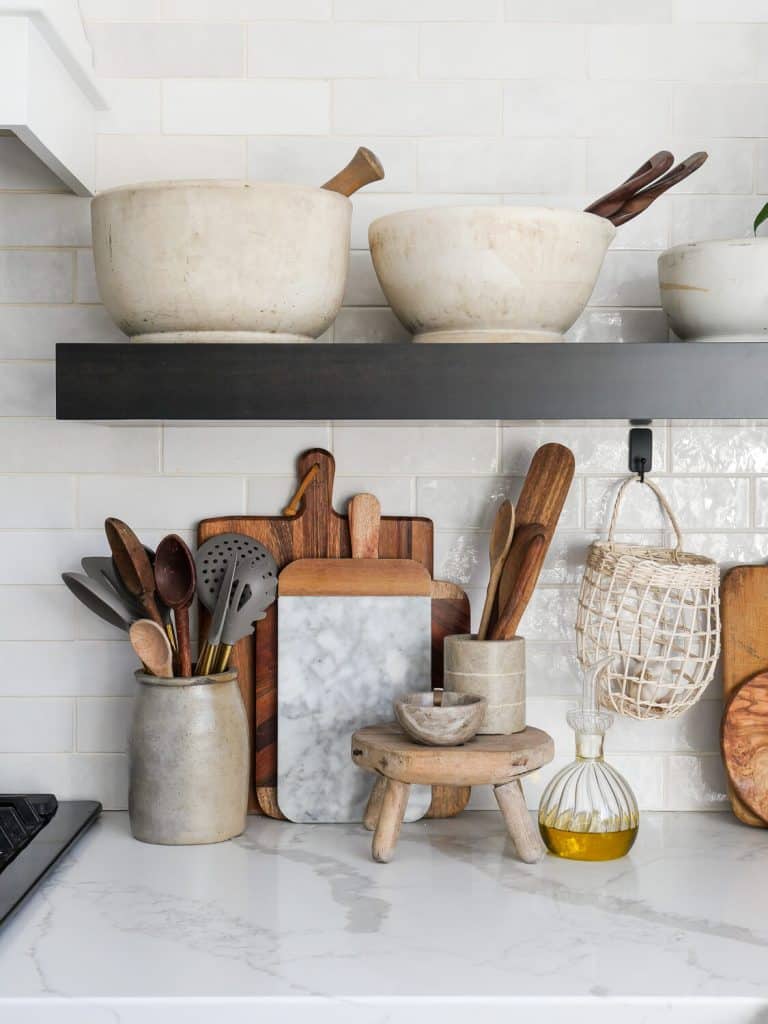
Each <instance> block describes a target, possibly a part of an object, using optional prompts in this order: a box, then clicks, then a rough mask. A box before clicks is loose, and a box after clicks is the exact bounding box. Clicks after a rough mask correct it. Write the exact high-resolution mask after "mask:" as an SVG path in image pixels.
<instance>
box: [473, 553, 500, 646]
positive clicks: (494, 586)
mask: <svg viewBox="0 0 768 1024" xmlns="http://www.w3.org/2000/svg"><path fill="white" fill-rule="evenodd" d="M503 569H504V561H503V560H499V561H498V562H494V564H493V569H491V575H490V578H489V580H488V589H487V590H486V592H485V603H484V604H483V613H482V615H481V616H480V628H479V629H478V631H477V639H478V640H485V638H486V637H487V636H488V629H489V627H490V625H491V615H492V614H493V604H494V601H495V600H496V593H497V591H498V589H499V580H500V579H501V574H502V571H503Z"/></svg>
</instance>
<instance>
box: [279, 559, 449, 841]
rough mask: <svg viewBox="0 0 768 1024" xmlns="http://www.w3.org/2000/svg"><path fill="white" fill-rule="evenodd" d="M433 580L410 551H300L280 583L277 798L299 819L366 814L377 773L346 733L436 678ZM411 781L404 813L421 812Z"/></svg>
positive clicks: (428, 795)
mask: <svg viewBox="0 0 768 1024" xmlns="http://www.w3.org/2000/svg"><path fill="white" fill-rule="evenodd" d="M431 592H432V580H431V578H430V575H429V573H428V572H427V570H426V569H425V568H424V566H422V565H419V564H418V562H414V561H412V560H406V559H377V558H346V559H339V558H334V559H301V560H299V561H297V562H293V563H292V564H291V565H289V566H287V567H286V568H285V569H284V570H283V571H282V573H281V574H280V578H279V581H278V600H279V617H278V687H277V708H278V731H277V751H278V758H277V768H278V783H277V798H278V802H279V805H280V810H281V811H282V812H283V814H284V815H285V816H286V817H287V818H288V819H289V820H290V821H296V822H355V821H362V820H363V814H364V811H365V807H366V804H367V802H368V797H369V795H370V790H371V780H370V778H369V777H366V776H365V775H364V774H362V773H361V772H360V771H359V770H358V769H357V768H356V767H355V765H354V764H353V763H352V760H351V758H350V748H349V743H350V737H351V736H352V733H353V732H354V731H355V730H356V729H359V728H362V727H363V726H364V725H366V724H371V723H375V722H387V721H390V720H391V717H392V702H393V700H395V699H396V698H397V697H399V696H402V695H404V694H406V693H411V692H417V691H425V690H428V689H429V688H430V686H431V670H430V662H431V636H430V623H431ZM431 800H432V792H431V789H430V787H428V786H425V787H418V788H416V787H414V789H413V790H412V793H411V798H410V800H409V802H408V810H407V812H406V818H407V820H411V821H414V820H416V819H418V818H421V817H423V816H424V814H425V813H426V812H427V810H428V808H429V805H430V802H431Z"/></svg>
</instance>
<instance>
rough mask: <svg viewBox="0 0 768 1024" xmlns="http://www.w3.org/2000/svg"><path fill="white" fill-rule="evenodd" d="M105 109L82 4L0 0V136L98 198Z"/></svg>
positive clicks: (83, 193) (67, 0)
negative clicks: (7, 134) (100, 120)
mask: <svg viewBox="0 0 768 1024" xmlns="http://www.w3.org/2000/svg"><path fill="white" fill-rule="evenodd" d="M105 108H106V103H105V101H104V98H103V96H102V95H101V92H100V91H99V88H98V85H97V83H96V78H95V76H94V74H93V68H92V58H91V48H90V45H89V43H88V39H87V37H86V35H85V30H84V28H83V23H82V20H81V17H80V10H79V7H78V3H77V0H27V2H24V0H0V130H7V131H11V132H13V134H14V135H16V136H18V138H19V139H20V140H21V141H22V142H23V143H24V144H25V145H26V146H28V147H29V149H31V150H32V152H33V153H34V154H35V155H36V156H37V157H38V158H39V159H40V160H42V162H43V163H44V164H45V165H46V166H47V167H49V168H50V169H51V170H52V171H53V173H54V174H56V175H57V177H59V178H60V179H61V180H62V181H63V182H64V183H65V184H66V185H68V186H69V188H71V189H72V191H73V192H75V193H76V194H77V195H80V196H88V195H92V194H93V188H94V180H95V176H94V163H95V136H96V133H95V119H96V111H97V110H103V109H105Z"/></svg>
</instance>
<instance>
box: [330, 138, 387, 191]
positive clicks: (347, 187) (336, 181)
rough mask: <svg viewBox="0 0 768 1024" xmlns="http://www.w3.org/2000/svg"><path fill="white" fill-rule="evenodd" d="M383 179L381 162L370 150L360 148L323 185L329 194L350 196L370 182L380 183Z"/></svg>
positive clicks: (363, 147)
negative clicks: (344, 165)
mask: <svg viewBox="0 0 768 1024" xmlns="http://www.w3.org/2000/svg"><path fill="white" fill-rule="evenodd" d="M383 177H384V168H383V167H382V166H381V161H380V160H379V158H378V157H377V156H376V154H375V153H372V152H371V151H370V149H366V148H365V146H361V147H360V148H359V149H358V151H357V152H356V153H355V155H354V156H353V157H352V159H351V160H350V161H349V163H348V164H347V166H346V167H343V168H342V169H341V170H340V171H339V173H338V174H335V175H334V176H333V177H332V178H331V179H330V181H326V183H325V184H324V185H323V188H324V189H327V190H328V191H329V192H340V193H341V194H342V195H343V196H351V195H352V193H353V192H357V191H358V189H361V188H362V187H363V186H364V185H370V184H371V182H372V181H381V179H382V178H383Z"/></svg>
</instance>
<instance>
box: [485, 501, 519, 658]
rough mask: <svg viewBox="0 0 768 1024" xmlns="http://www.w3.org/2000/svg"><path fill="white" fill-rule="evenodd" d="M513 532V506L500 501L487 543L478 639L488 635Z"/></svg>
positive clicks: (509, 502) (510, 503)
mask: <svg viewBox="0 0 768 1024" xmlns="http://www.w3.org/2000/svg"><path fill="white" fill-rule="evenodd" d="M514 532H515V508H514V506H513V504H512V502H511V501H506V500H505V501H502V503H501V504H500V505H499V507H498V509H497V510H496V517H495V519H494V520H493V528H492V530H491V540H490V544H489V545H488V557H489V561H490V563H491V575H490V578H489V580H488V589H487V590H486V593H485V604H484V605H483V614H482V616H481V618H480V628H479V629H478V631H477V639H478V640H485V638H486V636H487V635H488V627H489V626H490V624H491V613H492V612H493V603H494V601H495V600H496V591H497V590H498V589H499V580H500V579H501V571H502V569H503V568H504V563H505V562H506V560H507V555H508V554H509V549H510V547H511V546H512V536H513V534H514Z"/></svg>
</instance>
